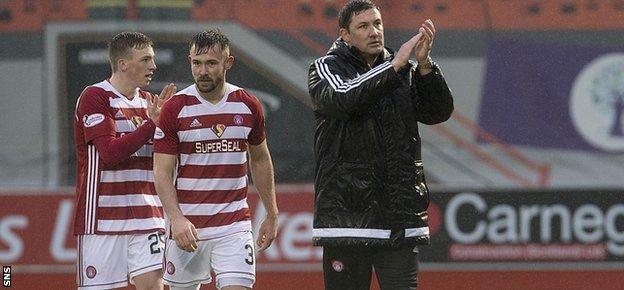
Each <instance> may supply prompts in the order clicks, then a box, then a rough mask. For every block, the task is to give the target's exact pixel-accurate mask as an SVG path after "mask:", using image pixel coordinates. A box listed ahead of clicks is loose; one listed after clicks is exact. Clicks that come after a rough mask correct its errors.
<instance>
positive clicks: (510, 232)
mask: <svg viewBox="0 0 624 290" xmlns="http://www.w3.org/2000/svg"><path fill="white" fill-rule="evenodd" d="M488 219H489V220H490V225H489V226H488V234H487V236H488V239H489V240H490V241H492V242H493V243H495V244H502V243H505V242H508V243H516V242H518V231H517V226H516V225H517V224H518V215H517V214H516V211H515V209H514V208H513V207H512V206H510V205H508V204H500V205H497V206H494V207H492V209H490V211H489V212H488Z"/></svg>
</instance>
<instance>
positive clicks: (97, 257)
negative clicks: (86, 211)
mask: <svg viewBox="0 0 624 290" xmlns="http://www.w3.org/2000/svg"><path fill="white" fill-rule="evenodd" d="M163 238H164V235H163V234H159V233H150V234H138V235H80V236H78V237H77V241H78V259H77V261H76V264H77V265H76V267H77V268H76V269H77V271H76V272H77V273H76V274H77V275H76V276H77V277H76V283H77V284H78V289H85V290H86V289H89V290H95V289H112V288H119V287H125V286H127V285H128V277H130V283H132V284H134V281H133V279H134V277H136V276H139V275H141V274H145V273H147V272H151V271H155V270H160V269H162V261H163V252H164V250H163V242H162V239H163Z"/></svg>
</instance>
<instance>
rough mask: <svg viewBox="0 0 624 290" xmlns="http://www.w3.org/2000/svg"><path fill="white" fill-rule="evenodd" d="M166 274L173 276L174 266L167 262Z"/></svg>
mask: <svg viewBox="0 0 624 290" xmlns="http://www.w3.org/2000/svg"><path fill="white" fill-rule="evenodd" d="M167 273H169V275H173V274H174V273H175V266H174V265H173V263H171V262H167Z"/></svg>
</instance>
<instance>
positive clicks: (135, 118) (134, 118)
mask: <svg viewBox="0 0 624 290" xmlns="http://www.w3.org/2000/svg"><path fill="white" fill-rule="evenodd" d="M132 124H134V126H136V127H137V128H138V127H139V126H141V125H143V118H141V116H132Z"/></svg>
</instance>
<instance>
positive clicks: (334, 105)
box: [308, 39, 453, 247]
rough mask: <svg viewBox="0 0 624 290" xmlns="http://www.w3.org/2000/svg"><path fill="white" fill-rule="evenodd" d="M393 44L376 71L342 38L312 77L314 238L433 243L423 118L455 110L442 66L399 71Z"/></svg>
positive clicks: (318, 241) (436, 119)
mask: <svg viewBox="0 0 624 290" xmlns="http://www.w3.org/2000/svg"><path fill="white" fill-rule="evenodd" d="M392 57H393V53H392V52H391V51H389V50H388V49H386V51H385V52H384V55H383V58H378V62H377V63H376V64H375V65H374V66H373V67H372V68H371V67H370V66H369V65H368V64H367V63H366V61H365V60H364V58H363V57H362V56H361V54H360V53H359V52H358V51H357V49H356V48H351V47H349V46H347V45H346V44H345V43H344V42H343V41H342V40H341V39H338V40H337V41H336V42H335V43H334V45H333V46H332V48H331V49H330V51H329V52H328V54H327V56H325V57H322V58H319V59H317V60H316V61H315V62H314V63H313V64H312V65H311V66H310V71H309V75H308V81H309V84H308V85H309V92H310V96H311V97H312V102H313V104H314V113H315V117H316V134H315V144H314V151H315V155H316V176H315V192H316V199H315V205H314V207H315V208H314V230H313V243H314V245H317V246H326V245H334V246H339V245H365V246H384V247H399V246H412V245H417V244H428V243H429V227H428V225H427V206H428V204H429V192H428V189H427V186H426V184H425V176H424V173H423V167H422V161H421V153H420V150H421V149H420V136H419V134H418V125H417V122H422V123H425V124H437V123H441V122H444V121H446V120H447V119H448V118H449V117H450V116H451V113H452V111H453V99H452V95H451V91H450V90H449V88H448V86H447V85H446V81H445V80H444V77H443V76H442V74H441V73H440V70H439V68H438V67H437V66H436V65H434V70H433V72H432V73H429V74H427V75H425V76H421V75H420V73H419V72H418V70H417V69H416V65H415V63H413V62H410V63H408V65H406V66H405V67H404V68H403V69H401V71H399V72H398V73H397V72H395V71H394V69H393V68H392V65H391V64H390V61H391V60H392Z"/></svg>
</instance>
